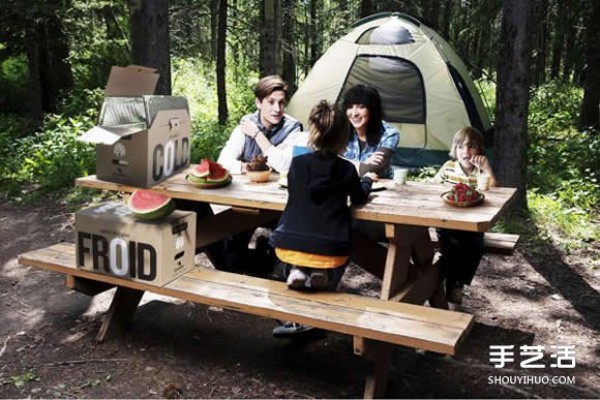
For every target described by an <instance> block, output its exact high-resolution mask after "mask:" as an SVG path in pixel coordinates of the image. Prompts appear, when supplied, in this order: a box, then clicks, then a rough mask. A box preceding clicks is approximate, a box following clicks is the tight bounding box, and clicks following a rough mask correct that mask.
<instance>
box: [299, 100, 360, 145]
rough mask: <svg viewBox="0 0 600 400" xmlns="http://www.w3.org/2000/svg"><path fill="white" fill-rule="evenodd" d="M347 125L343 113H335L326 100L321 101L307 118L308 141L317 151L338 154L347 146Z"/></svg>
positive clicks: (348, 133)
mask: <svg viewBox="0 0 600 400" xmlns="http://www.w3.org/2000/svg"><path fill="white" fill-rule="evenodd" d="M349 124H350V123H349V122H348V118H346V116H345V115H344V113H342V112H340V111H337V110H336V109H335V106H334V105H332V104H330V103H329V102H327V101H326V100H321V101H320V102H319V103H318V104H317V105H315V106H314V107H313V108H312V110H311V111H310V115H309V117H308V131H309V133H310V137H309V141H310V143H311V144H312V146H313V147H314V148H315V149H317V150H322V151H328V152H331V153H335V154H339V153H341V152H342V151H343V150H344V149H345V148H346V146H347V145H348V140H349V138H350V125H349Z"/></svg>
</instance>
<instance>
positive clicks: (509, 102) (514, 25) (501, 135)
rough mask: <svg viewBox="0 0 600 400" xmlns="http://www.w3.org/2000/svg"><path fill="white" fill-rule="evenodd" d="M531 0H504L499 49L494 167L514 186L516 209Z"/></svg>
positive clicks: (523, 204) (520, 205)
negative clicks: (515, 189)
mask: <svg viewBox="0 0 600 400" xmlns="http://www.w3.org/2000/svg"><path fill="white" fill-rule="evenodd" d="M532 7H533V1H532V0H504V1H503V3H502V27H501V32H500V41H499V51H498V88H497V91H496V133H495V138H494V139H495V140H494V145H495V148H494V153H495V163H494V170H495V173H496V176H497V178H498V182H499V184H500V185H501V186H509V187H516V188H517V189H518V191H517V199H516V202H515V208H516V210H523V211H524V210H526V209H527V198H526V190H527V179H526V178H527V174H526V173H527V116H528V107H529V75H530V71H529V67H530V63H531V54H530V51H529V19H530V15H531V11H532Z"/></svg>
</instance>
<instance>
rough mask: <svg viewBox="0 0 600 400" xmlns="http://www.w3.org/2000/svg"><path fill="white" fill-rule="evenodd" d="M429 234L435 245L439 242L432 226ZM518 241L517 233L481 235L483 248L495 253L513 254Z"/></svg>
mask: <svg viewBox="0 0 600 400" xmlns="http://www.w3.org/2000/svg"><path fill="white" fill-rule="evenodd" d="M429 236H430V237H431V241H432V242H433V243H434V244H435V245H438V244H439V242H438V237H437V233H436V231H435V229H434V228H430V229H429ZM518 241H519V235H513V234H510V233H496V232H486V233H485V234H484V236H483V243H484V246H485V250H486V251H487V252H490V253H495V254H506V255H511V254H513V253H514V251H515V248H516V247H517V242H518Z"/></svg>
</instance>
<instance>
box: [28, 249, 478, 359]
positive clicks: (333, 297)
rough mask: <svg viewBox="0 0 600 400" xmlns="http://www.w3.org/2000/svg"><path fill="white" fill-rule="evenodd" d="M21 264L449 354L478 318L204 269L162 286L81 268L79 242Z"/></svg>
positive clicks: (32, 256) (32, 255) (43, 251)
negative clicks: (77, 256) (299, 288)
mask: <svg viewBox="0 0 600 400" xmlns="http://www.w3.org/2000/svg"><path fill="white" fill-rule="evenodd" d="M19 262H20V263H21V264H23V265H30V266H34V267H38V268H44V269H48V270H51V271H55V272H59V273H63V274H66V275H72V276H76V277H82V278H87V279H93V280H97V281H100V282H105V283H108V284H113V285H117V286H120V287H125V288H129V289H135V290H140V291H150V292H154V293H158V294H162V295H165V296H172V297H176V298H180V299H184V300H188V301H192V302H194V303H200V304H207V305H213V306H219V307H224V308H228V309H232V310H238V311H242V312H245V313H249V314H254V315H259V316H263V317H268V318H276V319H282V320H292V321H296V322H300V323H304V324H308V325H312V326H315V327H317V328H322V329H326V330H331V331H336V332H340V333H344V334H348V335H353V336H361V337H365V338H368V339H373V340H379V341H384V342H389V343H393V344H397V345H403V346H410V347H415V348H421V349H424V350H429V351H434V352H438V353H443V354H450V355H454V354H455V353H456V351H457V347H458V345H459V343H460V342H461V340H462V339H463V338H464V337H465V336H466V333H467V332H468V331H469V330H470V328H471V326H472V324H473V316H471V315H468V314H465V313H460V312H455V311H447V310H439V309H435V308H431V307H423V306H419V305H412V304H404V303H395V302H388V301H382V300H379V299H373V298H368V297H363V296H358V295H352V294H349V293H328V292H323V293H303V292H297V291H293V290H289V289H288V288H287V287H286V285H285V284H284V283H283V282H277V281H271V280H266V279H260V278H255V277H250V276H245V275H239V274H233V273H228V272H223V271H217V270H211V269H208V268H202V267H199V268H196V269H194V270H193V271H191V272H189V273H187V274H186V275H184V276H182V277H181V278H179V279H177V280H175V281H173V282H171V283H169V284H167V285H166V286H163V287H157V286H153V285H149V284H145V283H141V282H135V281H130V280H127V279H122V278H118V277H114V276H111V275H104V274H99V273H94V272H90V271H85V270H80V269H77V268H75V246H74V245H73V244H67V243H60V244H57V245H54V246H50V247H48V248H45V249H40V250H33V251H30V252H28V253H25V254H22V255H21V256H20V257H19Z"/></svg>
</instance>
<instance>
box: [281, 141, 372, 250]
mask: <svg viewBox="0 0 600 400" xmlns="http://www.w3.org/2000/svg"><path fill="white" fill-rule="evenodd" d="M372 183H373V181H372V180H371V179H370V178H367V177H364V178H362V180H361V179H360V178H359V177H358V173H357V172H356V169H355V168H354V166H353V165H352V164H351V163H350V162H349V161H347V160H344V159H343V158H340V157H338V156H336V155H333V154H327V153H324V152H320V151H316V152H314V153H309V154H304V155H301V156H297V157H294V158H293V159H292V165H291V167H290V170H289V172H288V201H287V205H286V207H285V210H284V212H283V215H282V216H281V218H280V220H279V223H278V225H277V228H276V229H275V231H274V232H273V234H272V235H271V244H272V245H273V247H280V248H284V249H290V250H298V251H303V252H307V253H314V254H324V255H334V256H345V255H349V254H350V244H351V231H352V216H351V213H350V208H349V206H348V196H350V200H351V203H352V204H353V205H359V204H364V203H366V202H367V199H368V196H369V192H370V190H371V185H372Z"/></svg>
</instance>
